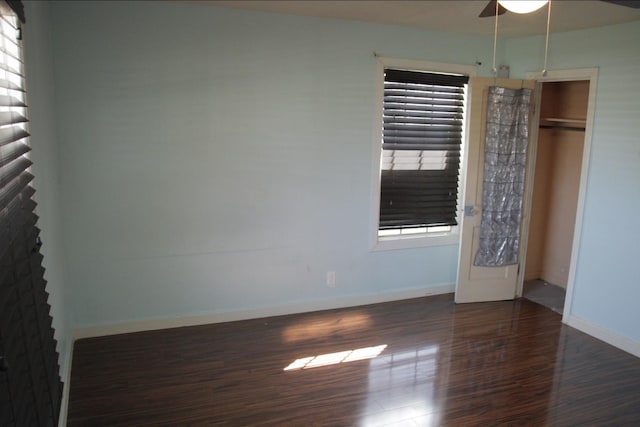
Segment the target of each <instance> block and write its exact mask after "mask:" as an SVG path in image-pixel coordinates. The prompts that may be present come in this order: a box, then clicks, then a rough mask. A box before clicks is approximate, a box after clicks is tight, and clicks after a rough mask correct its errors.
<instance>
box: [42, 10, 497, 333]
mask: <svg viewBox="0 0 640 427" xmlns="http://www.w3.org/2000/svg"><path fill="white" fill-rule="evenodd" d="M52 9H53V28H54V35H55V37H54V47H53V49H54V50H53V52H54V58H55V85H56V86H55V87H56V91H57V93H56V111H57V115H58V118H59V123H60V126H59V128H58V131H59V145H60V147H59V148H60V178H61V188H62V189H64V191H63V192H62V199H61V200H62V206H63V224H64V230H65V250H66V253H67V255H68V259H69V263H68V265H69V269H68V277H69V280H70V283H71V285H72V288H73V298H72V304H73V313H74V316H75V319H74V324H75V326H76V327H85V326H93V325H100V324H110V323H118V322H126V321H132V320H142V319H152V318H167V317H172V316H185V315H192V314H202V313H215V312H231V311H236V310H244V309H251V308H259V307H276V306H295V305H296V304H300V303H307V302H310V301H322V300H326V301H339V300H340V299H341V298H342V299H344V298H346V297H356V296H371V295H377V294H378V295H379V294H385V293H393V292H399V291H406V290H412V289H420V288H428V287H434V286H439V285H443V284H452V283H454V281H455V276H456V269H457V245H450V246H442V247H431V248H422V249H411V250H397V251H387V252H376V253H373V252H370V251H369V245H370V241H369V229H370V228H369V227H370V226H369V224H370V216H371V207H370V194H371V185H372V182H371V176H372V167H373V165H372V155H373V152H372V141H373V128H374V121H375V96H374V94H375V84H374V83H375V81H374V79H375V69H376V67H375V59H374V55H373V54H374V52H378V53H379V54H381V55H384V56H390V57H398V58H408V59H424V60H430V61H437V62H453V63H464V64H473V63H474V62H475V61H478V60H479V61H482V62H483V63H484V64H485V65H484V68H482V69H481V70H480V74H482V73H486V72H487V70H488V68H487V65H488V66H490V63H491V54H492V42H491V39H490V38H482V37H471V36H456V35H451V34H442V33H431V32H425V31H419V30H413V29H406V28H399V27H393V26H382V25H372V24H364V23H355V22H347V21H338V20H326V19H316V18H305V17H292V16H279V15H272V14H265V13H252V12H245V11H233V10H226V9H218V8H213V7H209V6H202V5H196V4H177V3H171V2H55V3H54V4H53V5H52ZM328 270H335V271H336V281H337V285H336V287H335V288H333V289H332V288H328V287H327V286H326V285H325V275H326V272H327V271H328Z"/></svg>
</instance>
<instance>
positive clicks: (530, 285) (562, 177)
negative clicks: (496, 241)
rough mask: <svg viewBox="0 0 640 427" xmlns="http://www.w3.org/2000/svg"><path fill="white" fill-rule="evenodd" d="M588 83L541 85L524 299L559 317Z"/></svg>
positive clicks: (571, 235)
mask: <svg viewBox="0 0 640 427" xmlns="http://www.w3.org/2000/svg"><path fill="white" fill-rule="evenodd" d="M589 84H590V82H589V80H572V81H551V82H543V83H542V91H541V100H540V119H539V128H538V138H537V146H536V149H535V150H534V151H535V170H534V175H533V190H532V194H531V210H530V220H529V228H528V238H527V242H526V262H525V271H524V283H523V288H522V296H523V297H524V298H527V299H529V300H531V301H534V302H536V303H539V304H542V305H544V306H546V307H548V308H550V309H552V310H554V311H556V312H558V313H560V314H562V313H563V309H564V304H565V294H566V289H567V284H568V282H569V273H570V266H571V261H572V247H573V242H574V230H575V228H576V227H575V225H576V212H577V208H578V198H579V192H580V182H581V181H580V179H581V170H582V164H583V151H584V145H585V127H586V121H587V113H588V106H589Z"/></svg>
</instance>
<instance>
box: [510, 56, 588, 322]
mask: <svg viewBox="0 0 640 427" xmlns="http://www.w3.org/2000/svg"><path fill="white" fill-rule="evenodd" d="M526 76H527V79H531V80H535V81H536V83H537V85H536V86H537V96H536V98H537V99H536V106H537V108H536V114H535V116H534V118H533V123H532V124H533V132H532V136H533V138H532V141H533V147H532V150H531V153H532V156H533V157H532V158H533V159H535V155H536V153H537V146H538V125H539V122H540V108H539V106H540V97H541V90H540V89H541V83H544V82H560V81H576V80H588V81H589V98H588V105H587V121H586V125H585V133H584V146H583V153H582V166H581V167H580V185H579V189H578V203H577V206H576V221H575V226H574V229H573V242H572V244H571V261H570V264H569V276H568V280H567V289H566V296H565V302H564V309H563V312H562V322H563V323H569V320H570V317H571V303H572V301H573V293H574V289H575V278H576V266H577V261H578V252H579V249H580V238H581V236H582V222H583V217H584V202H585V194H586V191H587V177H588V172H589V159H590V158H591V137H592V134H593V121H594V117H595V107H596V92H597V81H598V68H577V69H568V70H556V71H547V73H546V74H545V75H543V73H542V72H541V71H535V72H528V73H527V74H526ZM530 167H532V168H535V161H533V162H531V164H530ZM532 170H533V169H532ZM529 177H530V179H528V180H527V184H526V189H525V194H526V198H527V201H526V202H525V203H526V205H525V215H526V227H525V229H524V230H523V231H524V236H523V237H524V238H523V244H522V247H523V251H522V253H521V254H520V257H521V258H520V259H521V260H522V264H521V268H520V272H519V275H518V287H517V293H518V296H522V287H523V284H524V271H525V267H526V266H525V263H526V245H527V241H528V237H529V223H530V217H531V201H532V189H533V174H529Z"/></svg>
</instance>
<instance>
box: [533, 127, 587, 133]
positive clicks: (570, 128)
mask: <svg viewBox="0 0 640 427" xmlns="http://www.w3.org/2000/svg"><path fill="white" fill-rule="evenodd" d="M540 129H557V130H573V131H580V132H584V128H583V127H578V126H560V125H540Z"/></svg>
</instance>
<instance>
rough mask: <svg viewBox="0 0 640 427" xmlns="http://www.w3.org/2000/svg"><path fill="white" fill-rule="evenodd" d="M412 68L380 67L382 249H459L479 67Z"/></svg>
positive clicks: (378, 239) (400, 64)
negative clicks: (469, 105) (470, 101)
mask: <svg viewBox="0 0 640 427" xmlns="http://www.w3.org/2000/svg"><path fill="white" fill-rule="evenodd" d="M408 62H409V61H390V60H382V61H381V64H380V73H381V74H382V78H381V79H380V81H379V85H380V86H381V90H380V98H381V100H380V110H379V112H380V113H379V114H380V124H379V127H378V130H377V131H376V135H377V138H376V145H377V146H376V153H377V154H378V155H379V157H377V158H376V162H377V164H378V163H379V169H378V171H377V176H376V184H377V185H376V186H375V188H376V197H374V200H375V201H376V202H377V206H376V208H377V209H376V213H375V215H376V219H377V221H375V222H376V224H375V231H374V234H375V236H374V238H375V246H376V249H390V248H396V247H410V246H428V245H433V244H450V243H457V241H458V227H457V226H458V219H459V218H458V215H459V213H458V212H459V210H458V204H459V203H458V202H459V198H460V193H461V191H460V190H459V189H460V188H461V184H462V180H461V171H462V168H461V164H462V158H463V156H462V154H463V141H464V127H465V120H466V117H465V108H466V93H467V82H468V80H469V75H471V74H472V73H473V67H466V66H463V67H461V66H447V65H445V64H426V63H422V64H420V63H415V62H411V63H408ZM432 65H435V67H433V66H432ZM447 67H450V68H451V70H448V69H447ZM434 68H435V69H434ZM461 68H463V69H462V70H461Z"/></svg>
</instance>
